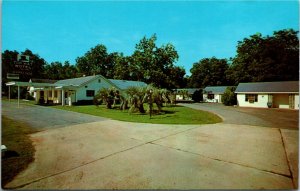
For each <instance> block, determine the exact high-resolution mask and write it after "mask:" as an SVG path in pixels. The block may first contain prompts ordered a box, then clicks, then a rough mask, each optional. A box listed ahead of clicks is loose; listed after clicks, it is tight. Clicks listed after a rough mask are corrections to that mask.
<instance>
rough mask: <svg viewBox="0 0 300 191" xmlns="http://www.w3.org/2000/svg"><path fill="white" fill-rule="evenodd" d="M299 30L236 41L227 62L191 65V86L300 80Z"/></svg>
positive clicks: (210, 59)
mask: <svg viewBox="0 0 300 191" xmlns="http://www.w3.org/2000/svg"><path fill="white" fill-rule="evenodd" d="M297 34H298V31H294V30H293V29H285V30H279V31H275V32H274V33H273V35H272V36H265V37H263V36H262V35H261V34H260V33H257V34H254V35H251V36H250V37H249V38H244V39H243V40H242V41H239V42H238V45H237V55H236V56H235V57H234V58H231V59H229V60H227V59H217V58H215V57H213V58H204V59H202V60H200V61H199V62H197V63H194V65H193V67H192V69H191V70H190V71H191V74H192V75H191V77H190V79H189V86H190V87H205V86H208V85H214V86H217V85H238V84H239V83H240V82H262V81H293V80H296V81H297V80H299V38H298V36H297Z"/></svg>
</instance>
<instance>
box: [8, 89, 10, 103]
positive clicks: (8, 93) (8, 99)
mask: <svg viewBox="0 0 300 191" xmlns="http://www.w3.org/2000/svg"><path fill="white" fill-rule="evenodd" d="M8 101H9V102H10V86H8Z"/></svg>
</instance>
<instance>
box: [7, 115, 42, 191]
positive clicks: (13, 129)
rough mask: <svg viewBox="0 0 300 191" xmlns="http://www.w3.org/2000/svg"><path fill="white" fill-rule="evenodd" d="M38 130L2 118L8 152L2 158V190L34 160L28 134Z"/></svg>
mask: <svg viewBox="0 0 300 191" xmlns="http://www.w3.org/2000/svg"><path fill="white" fill-rule="evenodd" d="M34 132H36V130H34V129H33V128H31V127H29V126H28V125H26V124H24V123H20V122H16V121H14V120H12V119H9V118H7V117H4V116H2V144H3V145H5V146H6V147H7V149H8V150H7V152H6V153H5V155H3V154H2V155H3V156H2V162H1V165H2V166H1V167H2V177H1V178H2V188H3V187H4V186H5V184H7V183H8V182H10V181H11V180H12V179H13V178H14V176H16V175H17V174H18V173H19V172H21V171H22V170H24V169H25V168H26V167H27V166H28V164H29V163H31V162H32V161H33V160H34V158H33V157H34V152H35V150H34V147H33V145H32V141H31V140H30V139H29V137H28V134H30V133H34Z"/></svg>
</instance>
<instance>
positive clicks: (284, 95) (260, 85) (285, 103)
mask: <svg viewBox="0 0 300 191" xmlns="http://www.w3.org/2000/svg"><path fill="white" fill-rule="evenodd" d="M235 93H236V94H237V101H238V106H240V107H257V108H285V109H299V81H283V82H255V83H239V85H238V87H237V89H236V91H235Z"/></svg>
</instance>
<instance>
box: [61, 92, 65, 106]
mask: <svg viewBox="0 0 300 191" xmlns="http://www.w3.org/2000/svg"><path fill="white" fill-rule="evenodd" d="M61 105H62V106H64V105H65V91H64V89H63V88H61Z"/></svg>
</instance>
